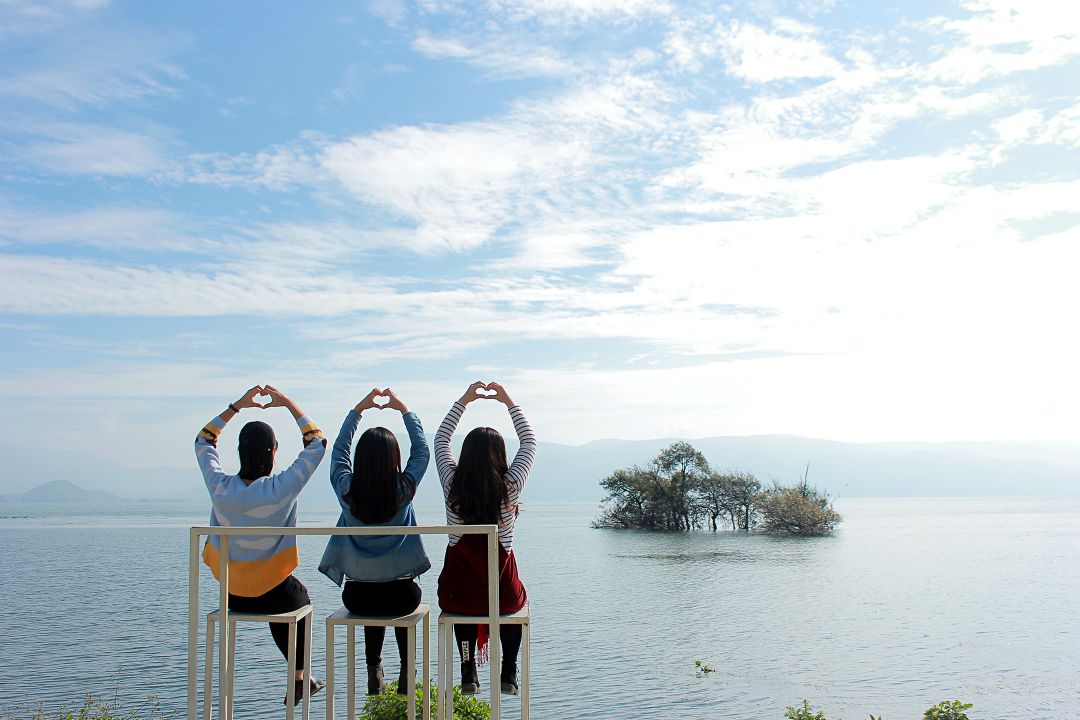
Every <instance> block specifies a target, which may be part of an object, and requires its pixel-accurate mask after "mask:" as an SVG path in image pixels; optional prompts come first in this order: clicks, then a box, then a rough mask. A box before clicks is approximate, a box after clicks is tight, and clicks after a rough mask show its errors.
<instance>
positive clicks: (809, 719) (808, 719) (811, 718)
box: [784, 699, 825, 720]
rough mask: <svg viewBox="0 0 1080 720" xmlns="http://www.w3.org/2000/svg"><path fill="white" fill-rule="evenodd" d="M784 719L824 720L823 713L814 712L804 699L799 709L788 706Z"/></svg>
mask: <svg viewBox="0 0 1080 720" xmlns="http://www.w3.org/2000/svg"><path fill="white" fill-rule="evenodd" d="M784 717H786V718H788V720H825V713H823V712H814V709H813V708H812V707H810V703H809V702H807V701H806V700H805V699H804V700H803V701H802V707H801V708H794V707H791V706H790V705H788V707H787V712H785V713H784Z"/></svg>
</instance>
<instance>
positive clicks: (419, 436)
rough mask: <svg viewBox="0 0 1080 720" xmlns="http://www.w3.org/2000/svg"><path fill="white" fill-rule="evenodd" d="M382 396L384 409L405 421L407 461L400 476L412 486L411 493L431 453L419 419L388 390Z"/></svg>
mask: <svg viewBox="0 0 1080 720" xmlns="http://www.w3.org/2000/svg"><path fill="white" fill-rule="evenodd" d="M383 394H384V395H385V396H386V397H387V398H389V402H387V403H386V407H387V408H388V409H390V410H397V411H398V412H400V413H401V419H402V420H404V421H405V430H406V431H407V432H408V433H409V461H408V462H406V463H405V470H404V471H403V472H402V474H403V475H404V476H405V481H406V482H408V483H410V484H411V485H412V489H413V492H414V493H415V492H416V488H417V487H418V486H419V485H420V480H421V479H423V477H424V473H425V472H427V466H428V462H430V460H431V452H430V451H429V450H428V446H427V438H426V437H425V436H424V428H423V426H421V425H420V418H418V417H417V416H416V413H414V412H410V411H409V408H408V406H407V405H405V403H404V402H402V401H401V399H400V398H399V397H398V396H397V395H395V394H394V391H393V390H391V389H390V388H386V389H385V390H383Z"/></svg>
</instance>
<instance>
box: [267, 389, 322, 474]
mask: <svg viewBox="0 0 1080 720" xmlns="http://www.w3.org/2000/svg"><path fill="white" fill-rule="evenodd" d="M263 392H265V393H266V394H267V395H269V396H270V402H268V403H267V404H266V405H263V407H267V408H272V407H283V408H286V409H288V411H289V412H290V413H291V414H292V416H293V419H294V420H296V424H297V426H298V427H299V428H300V434H301V436H302V437H303V442H304V449H303V450H301V451H300V454H299V455H298V456H297V457H296V460H294V461H293V464H292V465H290V466H289V467H288V468H286V469H285V470H283V471H282V472H280V473H278V474H277V475H274V476H273V484H274V490H275V494H289V495H298V494H299V493H300V491H301V490H303V489H304V486H305V485H307V482H308V480H310V479H311V476H312V475H314V474H315V469H316V468H317V467H319V463H320V462H322V459H323V455H325V454H326V437H325V436H324V435H323V431H322V430H320V429H319V426H318V425H316V424H315V423H314V422H312V420H311V418H309V417H308V416H307V415H305V414H304V411H303V410H301V409H300V406H298V405H297V404H296V403H294V402H293V401H292V400H291V399H290V398H289V397H287V396H286V395H285V394H284V393H282V392H281V391H280V390H278V389H277V388H276V387H274V386H272V385H264V386H263Z"/></svg>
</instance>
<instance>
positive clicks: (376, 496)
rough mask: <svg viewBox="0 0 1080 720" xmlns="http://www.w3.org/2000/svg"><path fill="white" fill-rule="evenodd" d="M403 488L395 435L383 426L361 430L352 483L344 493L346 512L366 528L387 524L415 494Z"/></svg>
mask: <svg viewBox="0 0 1080 720" xmlns="http://www.w3.org/2000/svg"><path fill="white" fill-rule="evenodd" d="M402 485H403V483H402V482H401V450H399V449H398V443H397V438H395V437H394V433H392V432H390V431H389V430H387V429H386V428H384V427H374V428H371V429H370V430H366V431H364V434H363V435H361V436H360V439H359V440H357V441H356V452H355V453H354V454H353V475H352V481H351V482H350V483H349V492H347V493H345V502H347V503H348V504H349V512H351V513H352V514H353V515H354V516H355V517H356V518H358V519H359V520H360V521H361V522H363V523H365V524H368V525H371V524H378V523H384V522H386V521H387V520H389V519H390V518H392V517H394V515H395V513H397V511H398V508H399V507H400V506H401V503H402V502H403V501H404V500H406V499H410V500H411V499H412V495H413V494H414V493H415V492H416V488H415V487H410V488H404V487H402ZM406 493H408V498H406V497H405V494H406Z"/></svg>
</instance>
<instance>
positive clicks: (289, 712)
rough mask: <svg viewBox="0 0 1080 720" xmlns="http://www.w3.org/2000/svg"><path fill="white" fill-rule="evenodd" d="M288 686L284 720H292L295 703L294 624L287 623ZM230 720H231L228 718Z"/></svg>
mask: <svg viewBox="0 0 1080 720" xmlns="http://www.w3.org/2000/svg"><path fill="white" fill-rule="evenodd" d="M288 659H289V684H288V685H286V686H285V688H286V690H285V718H286V720H293V717H294V716H295V712H294V711H295V708H294V707H293V703H294V702H295V701H296V623H295V622H290V623H289V658H288ZM230 720H232V719H231V718H230Z"/></svg>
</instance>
